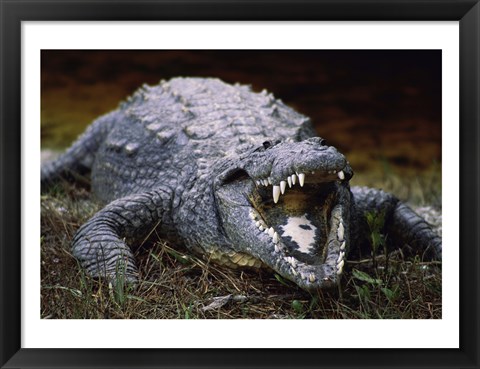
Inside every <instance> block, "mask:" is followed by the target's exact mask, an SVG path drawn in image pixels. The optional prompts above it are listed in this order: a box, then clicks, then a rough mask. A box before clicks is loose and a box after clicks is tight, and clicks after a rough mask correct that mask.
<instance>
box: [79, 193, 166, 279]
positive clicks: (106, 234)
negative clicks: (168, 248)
mask: <svg viewBox="0 0 480 369" xmlns="http://www.w3.org/2000/svg"><path fill="white" fill-rule="evenodd" d="M170 205H171V192H170V191H169V190H160V189H156V190H154V191H149V192H145V193H141V194H134V195H129V196H126V197H123V198H120V199H118V200H115V201H113V202H111V203H110V204H108V205H107V206H105V207H104V208H103V209H102V210H100V211H99V212H98V213H96V214H95V215H94V216H93V217H92V218H90V220H88V221H87V222H86V223H85V224H84V225H83V226H81V227H80V228H79V230H78V231H77V233H76V235H75V237H74V239H73V242H72V251H73V255H74V256H75V257H76V258H77V259H78V260H79V261H80V263H81V265H82V267H83V268H85V270H86V271H87V272H88V273H89V274H90V275H91V276H93V277H101V278H106V279H107V280H111V281H113V280H117V277H118V276H119V273H122V277H123V278H124V279H125V281H126V282H135V281H137V279H138V271H137V267H136V265H135V260H134V256H133V253H132V251H131V249H130V247H129V246H128V245H127V243H126V242H125V240H126V239H128V240H132V241H135V240H140V239H141V237H145V235H147V234H148V233H149V232H151V231H152V229H153V228H154V227H156V226H158V225H160V224H162V223H167V224H168V222H169V220H168V215H167V213H168V209H170Z"/></svg>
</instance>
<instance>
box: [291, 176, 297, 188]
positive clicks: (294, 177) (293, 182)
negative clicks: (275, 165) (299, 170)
mask: <svg viewBox="0 0 480 369" xmlns="http://www.w3.org/2000/svg"><path fill="white" fill-rule="evenodd" d="M296 182H297V176H296V175H295V174H292V185H294V184H295V183H296Z"/></svg>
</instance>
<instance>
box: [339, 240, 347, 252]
mask: <svg viewBox="0 0 480 369" xmlns="http://www.w3.org/2000/svg"><path fill="white" fill-rule="evenodd" d="M345 246H346V242H345V241H343V243H342V244H341V245H340V250H341V251H343V250H345Z"/></svg>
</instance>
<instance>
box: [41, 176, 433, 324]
mask: <svg viewBox="0 0 480 369" xmlns="http://www.w3.org/2000/svg"><path fill="white" fill-rule="evenodd" d="M435 175H437V174H435ZM367 181H368V180H367ZM425 181H427V182H429V183H430V187H425ZM425 181H424V180H421V181H417V182H415V181H409V183H408V185H406V184H405V183H402V185H401V188H402V189H404V188H405V186H407V187H408V188H409V190H408V191H409V192H410V194H415V193H417V195H418V194H420V193H421V196H420V195H419V196H417V197H418V198H416V200H423V201H418V202H417V204H419V205H423V203H424V202H428V201H430V203H432V202H437V201H439V198H440V197H439V193H440V191H441V189H439V188H437V187H438V185H437V186H436V187H435V186H434V185H433V184H432V183H434V182H436V181H432V180H431V179H426V180H425ZM397 182H398V183H400V182H401V180H400V179H399V178H395V179H393V178H390V179H389V181H387V182H385V183H383V184H382V186H380V187H383V188H385V189H390V190H391V189H392V188H393V187H395V184H394V183H397ZM392 183H393V184H392ZM436 183H439V182H436ZM432 186H433V187H435V188H433V187H432ZM426 188H428V189H429V190H428V191H427V190H426ZM432 188H433V189H432ZM397 190H399V188H397ZM41 203H42V216H41V223H42V224H41V229H42V235H41V260H42V261H41V262H42V268H41V283H42V285H41V316H42V318H46V319H47V318H50V319H106V318H111V319H245V318H248V319H342V318H344V319H348V318H351V319H357V318H362V319H377V318H378V319H431V318H435V319H438V318H441V317H442V305H441V300H442V293H441V291H442V285H441V265H440V264H439V263H435V262H421V261H420V260H419V259H414V260H404V259H403V257H402V255H401V253H400V252H393V253H391V254H389V255H388V260H387V259H386V258H385V256H384V255H379V256H377V258H376V259H375V260H373V259H365V260H359V261H349V262H347V268H346V272H345V274H344V277H343V280H342V287H341V290H338V291H330V292H321V293H319V294H318V295H311V294H309V293H307V292H305V291H303V290H301V289H299V288H298V287H297V286H295V285H293V284H292V283H291V282H289V281H285V280H283V279H282V278H281V277H279V276H278V275H275V274H274V273H273V272H272V271H269V270H260V271H258V270H231V269H228V268H225V267H221V266H217V265H215V264H212V263H210V262H209V261H208V260H203V259H202V258H199V257H196V256H193V255H191V254H190V253H188V251H187V250H186V249H184V248H182V247H181V246H180V247H177V246H175V248H174V247H173V245H170V244H169V243H167V242H165V241H163V240H160V239H158V240H156V241H153V243H152V244H151V245H148V246H149V247H147V248H145V247H144V248H142V249H141V250H140V251H139V252H137V254H138V255H137V260H138V263H139V269H140V273H141V275H140V279H141V282H140V283H139V284H138V285H137V286H135V287H127V288H123V287H121V288H120V286H119V287H118V288H117V286H111V285H110V286H109V285H108V284H106V283H104V282H101V281H97V280H94V279H92V278H90V277H89V276H87V275H85V273H84V272H83V270H82V269H81V268H80V267H79V265H78V264H77V262H76V260H75V259H74V258H73V257H72V255H71V254H70V240H71V239H72V237H73V235H74V233H75V231H76V229H78V227H79V226H80V225H81V224H82V223H83V222H85V221H86V220H87V219H88V218H89V217H90V216H91V215H92V214H93V213H94V212H95V211H96V210H97V209H98V206H97V205H95V204H94V203H93V202H92V201H91V200H90V195H89V193H88V192H86V191H85V190H82V189H78V188H73V187H70V186H64V187H62V188H61V189H57V190H54V191H52V192H50V193H49V194H48V195H45V196H42V200H41Z"/></svg>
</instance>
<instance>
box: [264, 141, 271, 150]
mask: <svg viewBox="0 0 480 369" xmlns="http://www.w3.org/2000/svg"><path fill="white" fill-rule="evenodd" d="M262 145H263V148H264V149H268V148H269V147H270V146H272V143H271V142H270V141H265V142H264V143H263V144H262Z"/></svg>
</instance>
